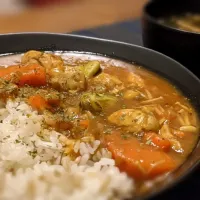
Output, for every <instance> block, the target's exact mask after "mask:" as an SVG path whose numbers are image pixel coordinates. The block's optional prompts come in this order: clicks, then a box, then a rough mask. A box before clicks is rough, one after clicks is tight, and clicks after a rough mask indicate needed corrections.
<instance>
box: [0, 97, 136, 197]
mask: <svg viewBox="0 0 200 200" xmlns="http://www.w3.org/2000/svg"><path fill="white" fill-rule="evenodd" d="M0 120H1V122H0V199H1V200H12V199H20V200H29V199H30V200H48V199H49V200H62V199H63V200H64V199H65V200H66V199H70V200H79V199H87V200H89V199H91V200H93V199H95V200H106V199H124V198H129V197H130V196H131V195H132V193H133V191H134V183H133V180H132V179H130V178H128V176H127V175H126V174H125V173H121V172H120V171H119V169H118V168H117V167H116V166H115V161H114V160H113V159H112V158H111V153H110V152H109V151H108V150H107V149H104V148H99V145H100V141H98V140H95V141H94V142H90V143H89V142H88V143H85V142H80V141H77V142H76V143H75V145H74V148H73V151H74V152H75V153H78V152H79V153H80V156H79V157H77V158H76V159H75V160H72V159H71V158H70V157H69V156H67V155H65V156H64V155H63V149H62V144H61V143H60V142H59V136H60V133H58V132H56V131H50V130H47V129H45V130H44V129H43V128H42V124H43V121H44V118H43V116H42V115H39V114H38V113H37V112H35V111H32V109H31V108H30V107H29V106H28V105H27V104H25V103H24V102H19V101H17V100H16V101H14V102H13V101H8V103H7V105H6V108H2V109H0ZM43 134H44V135H45V137H43V138H42V137H41V136H42V135H43ZM46 138H48V139H46Z"/></svg>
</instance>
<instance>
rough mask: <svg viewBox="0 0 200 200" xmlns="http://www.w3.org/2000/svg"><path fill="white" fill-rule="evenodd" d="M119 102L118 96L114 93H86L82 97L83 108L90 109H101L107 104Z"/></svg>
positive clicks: (81, 104)
mask: <svg viewBox="0 0 200 200" xmlns="http://www.w3.org/2000/svg"><path fill="white" fill-rule="evenodd" d="M116 102H117V98H116V97H115V96H112V95H106V94H96V93H85V94H83V95H82V97H81V103H80V106H81V108H83V109H85V110H90V111H101V110H102V109H104V108H105V107H107V106H112V105H114V104H115V103H116Z"/></svg>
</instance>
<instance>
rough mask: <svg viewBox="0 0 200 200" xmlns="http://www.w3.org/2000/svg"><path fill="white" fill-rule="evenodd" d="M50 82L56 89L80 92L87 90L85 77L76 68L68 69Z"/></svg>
mask: <svg viewBox="0 0 200 200" xmlns="http://www.w3.org/2000/svg"><path fill="white" fill-rule="evenodd" d="M49 82H50V84H51V85H52V86H53V87H54V88H56V89H62V90H65V91H68V90H70V91H80V90H84V89H85V88H86V79H85V75H84V74H83V72H82V71H80V70H78V69H77V68H74V67H68V68H66V71H65V72H63V73H57V74H54V75H53V76H51V77H50V80H49Z"/></svg>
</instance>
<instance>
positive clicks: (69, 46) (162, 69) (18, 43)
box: [0, 33, 200, 200]
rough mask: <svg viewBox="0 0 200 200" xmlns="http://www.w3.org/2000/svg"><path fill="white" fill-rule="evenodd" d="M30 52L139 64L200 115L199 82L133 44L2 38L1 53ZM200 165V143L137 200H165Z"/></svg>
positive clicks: (76, 38) (38, 36) (158, 55)
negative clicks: (188, 101) (85, 55)
mask: <svg viewBox="0 0 200 200" xmlns="http://www.w3.org/2000/svg"><path fill="white" fill-rule="evenodd" d="M31 49H32V50H33V49H34V50H51V51H54V50H61V51H76V52H85V53H86V52H90V53H94V54H101V55H105V56H109V57H112V58H118V59H121V60H125V61H128V62H136V63H138V64H141V65H143V66H144V67H145V68H146V69H148V70H151V71H154V72H155V73H158V74H160V75H161V76H163V77H165V78H167V79H168V80H169V81H171V82H173V83H174V84H175V85H176V87H178V88H179V89H180V90H181V91H182V92H183V93H184V94H185V95H187V96H188V97H190V99H191V101H192V103H193V105H194V106H195V107H196V108H197V112H199V108H200V80H199V79H198V78H197V77H196V76H195V75H194V74H192V73H191V72H190V71H189V70H188V69H186V68H185V67H183V66H182V65H181V64H179V63H178V62H176V61H174V60H172V59H171V58H169V57H167V56H165V55H163V54H161V53H158V52H155V51H153V50H150V49H146V48H143V47H140V46H135V45H131V44H126V43H121V42H116V41H110V40H103V39H96V38H89V37H81V36H74V35H66V34H65V35H64V34H47V33H28V34H24V33H22V34H8V35H0V54H5V53H18V52H25V51H27V50H31ZM199 113H200V112H199ZM199 164H200V142H198V144H197V146H196V147H195V149H194V151H193V152H192V154H191V155H190V156H189V158H188V159H187V161H186V162H185V163H184V164H183V165H182V166H181V167H180V168H179V169H177V170H176V171H175V172H174V173H172V174H171V176H169V178H167V179H165V180H164V181H161V182H160V183H158V184H157V185H156V189H154V190H152V192H150V193H148V194H146V195H144V196H138V197H136V199H137V200H138V199H140V200H141V199H142V200H144V199H151V198H155V197H157V198H158V199H161V198H162V199H164V198H163V197H160V196H159V195H164V196H165V193H164V192H166V191H169V189H170V188H174V187H175V186H177V185H178V183H179V184H180V183H181V182H183V181H184V180H186V179H185V178H186V177H187V178H188V177H189V175H191V174H192V172H193V171H194V169H195V168H196V167H197V166H198V165H199ZM172 186H173V187H172ZM134 199H135V198H134Z"/></svg>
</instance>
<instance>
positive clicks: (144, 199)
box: [0, 32, 200, 200]
mask: <svg viewBox="0 0 200 200" xmlns="http://www.w3.org/2000/svg"><path fill="white" fill-rule="evenodd" d="M23 35H26V36H28V35H30V36H50V35H51V36H58V37H67V38H74V39H76V38H78V39H84V40H90V41H100V42H102V43H104V42H105V43H110V44H116V45H117V44H118V45H123V46H127V47H128V46H129V47H135V48H136V49H140V50H142V51H146V52H149V53H153V54H154V55H155V56H161V57H163V58H165V59H167V60H170V61H171V62H173V63H175V64H176V65H177V67H179V68H181V69H183V70H185V71H186V73H188V74H189V75H190V76H191V77H192V78H193V79H195V80H196V81H197V82H199V84H200V79H199V78H198V77H197V76H196V75H195V74H194V73H192V72H191V71H190V70H189V69H187V68H186V67H184V66H183V65H182V64H181V63H179V62H177V61H176V60H174V59H172V58H170V57H169V56H167V55H164V54H163V53H160V52H158V51H155V50H152V49H149V48H146V47H143V46H139V45H134V44H130V43H126V42H120V41H115V40H109V39H103V38H97V37H88V36H80V35H76V34H62V33H48V32H19V33H8V34H0V38H2V37H10V36H15V37H18V36H23ZM79 52H80V51H79ZM86 53H87V52H86ZM88 53H89V52H88ZM0 55H2V53H1V54H0ZM111 57H112V56H111ZM113 57H115V56H114V55H113ZM119 59H120V57H119ZM147 70H148V69H147ZM198 144H200V139H199V140H198V141H197V143H196V146H195V147H194V149H196V148H197V146H198ZM193 151H194V150H193ZM186 160H187V159H186ZM198 166H200V159H197V160H196V161H195V162H194V163H193V164H192V166H191V167H190V168H189V169H188V170H186V171H185V172H184V173H183V174H181V176H180V177H178V178H176V179H175V181H172V182H171V183H169V184H167V185H166V186H164V187H163V188H161V189H160V190H158V191H157V190H156V191H154V192H152V193H150V194H148V193H147V195H144V196H142V197H137V198H136V200H149V199H152V198H154V197H156V196H158V195H159V194H162V193H164V192H166V191H168V190H170V189H172V188H173V187H174V186H176V185H178V184H180V182H183V181H184V180H185V179H186V178H187V177H188V176H189V175H190V174H191V173H192V172H194V171H195V169H197V167H198ZM178 169H179V168H177V169H176V170H178Z"/></svg>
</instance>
